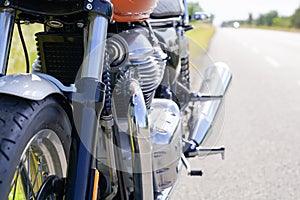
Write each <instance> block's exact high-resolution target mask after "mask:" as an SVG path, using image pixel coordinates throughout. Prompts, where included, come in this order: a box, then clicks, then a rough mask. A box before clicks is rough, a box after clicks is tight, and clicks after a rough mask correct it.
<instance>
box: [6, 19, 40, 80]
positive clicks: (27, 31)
mask: <svg viewBox="0 0 300 200" xmlns="http://www.w3.org/2000/svg"><path fill="white" fill-rule="evenodd" d="M22 30H23V31H22V32H23V35H24V38H25V42H26V47H27V50H28V54H29V60H30V64H32V63H33V61H34V60H35V58H36V56H37V51H36V49H37V47H36V41H35V36H34V34H35V33H36V32H39V31H42V30H43V27H42V25H39V24H34V25H22ZM25 71H26V63H25V56H24V52H23V48H22V45H21V41H20V37H19V34H18V30H17V27H16V26H15V28H14V33H13V39H12V46H11V51H10V57H9V62H8V71H7V72H8V74H12V73H19V72H25Z"/></svg>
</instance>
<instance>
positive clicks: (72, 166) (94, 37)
mask: <svg viewBox="0 0 300 200" xmlns="http://www.w3.org/2000/svg"><path fill="white" fill-rule="evenodd" d="M97 3H98V4H103V6H99V5H98V8H101V9H100V10H90V11H89V12H88V19H89V20H88V21H89V23H88V26H87V27H86V30H85V31H84V38H85V44H84V50H85V51H84V60H83V65H82V71H81V75H80V78H79V81H78V83H77V84H76V87H75V90H76V88H77V92H74V91H75V90H74V91H73V93H72V95H70V96H72V101H73V102H75V103H74V105H77V106H78V109H79V112H80V114H81V116H80V118H79V119H77V121H76V119H73V132H72V142H71V149H70V154H69V164H68V173H67V177H66V179H67V180H66V185H67V188H66V192H65V194H66V196H65V199H70V200H71V199H72V200H82V199H90V200H92V199H93V200H94V199H96V197H97V190H95V189H94V188H95V185H96V184H98V182H97V176H98V175H99V172H97V169H96V163H95V157H94V156H93V155H95V151H96V145H97V144H96V142H95V141H96V137H97V134H98V126H99V125H98V124H99V123H98V122H99V120H100V113H101V110H102V108H103V101H104V93H105V85H104V84H103V83H102V82H101V77H102V72H103V67H104V60H105V43H106V42H105V40H106V37H107V27H108V24H109V23H110V21H111V18H112V5H111V4H110V3H109V2H108V1H98V2H97ZM86 8H88V6H86ZM16 12H17V10H16V9H14V8H9V6H8V8H1V7H0V30H1V31H0V36H1V37H0V38H1V39H0V44H2V45H1V46H0V55H1V57H0V77H1V76H6V72H7V66H8V58H9V51H10V47H11V40H12V34H13V29H14V23H15V18H16ZM95 66H97V67H95ZM36 75H39V73H36ZM19 77H21V78H24V77H23V75H21V74H20V76H19ZM26 77H28V76H26ZM13 78H14V77H10V76H7V79H8V80H12V79H13ZM40 78H41V79H42V80H43V84H45V85H51V86H53V85H55V86H56V87H57V89H53V90H50V89H49V90H48V91H44V90H43V89H44V88H40V87H39V88H34V89H33V90H39V91H42V93H43V95H42V96H39V97H36V96H26V97H24V96H23V95H22V93H23V92H22V89H23V88H13V90H15V91H4V92H3V91H0V93H6V94H10V95H15V96H19V97H21V98H27V99H31V100H42V99H43V98H44V97H45V96H48V95H51V94H53V93H59V94H60V95H63V92H66V91H61V90H62V87H59V84H55V81H56V82H57V80H55V78H54V77H50V76H49V75H44V76H43V75H41V76H40ZM25 79H27V78H25ZM48 79H49V80H50V81H49V80H48ZM27 80H28V79H27ZM53 80H55V81H54V84H53ZM29 81H30V78H29ZM132 84H133V85H134V91H135V92H134V93H133V94H134V95H135V96H134V97H133V98H132V101H136V102H143V101H144V99H143V96H142V93H141V90H140V88H139V86H138V85H137V84H136V83H132ZM78 88H80V90H78ZM91 88H92V89H91ZM68 89H70V88H68ZM58 91H61V92H58ZM68 92H69V91H68ZM96 94H97V95H96ZM43 96H44V97H43ZM134 98H138V99H134ZM136 102H134V103H133V102H132V106H130V107H129V111H130V114H129V115H128V122H129V123H130V122H131V123H132V127H134V128H137V130H138V131H137V132H135V130H133V131H132V134H133V135H135V136H136V135H139V134H141V133H140V132H139V131H141V132H142V133H143V134H144V135H147V134H148V136H149V137H150V132H149V127H148V122H147V118H145V116H143V118H142V119H139V117H140V115H139V114H138V113H137V110H141V109H142V108H145V109H146V107H145V105H140V104H139V103H136ZM74 105H73V107H74ZM95 105H96V106H95ZM73 109H74V108H73ZM144 114H145V115H146V112H145V113H144ZM135 119H138V120H137V121H135ZM143 120H146V121H143ZM70 121H71V122H72V120H70ZM74 121H75V122H74ZM75 123H78V124H76V127H79V128H77V130H76V127H75ZM107 129H108V130H110V131H112V130H113V131H116V130H117V129H116V128H113V127H112V126H111V127H107ZM111 133H112V132H110V140H112V139H111V138H113V136H112V134H111ZM147 142H149V141H147ZM147 142H145V141H143V140H140V141H138V140H136V141H135V145H136V147H137V148H136V149H139V150H141V151H143V152H148V153H149V152H151V145H150V144H148V145H146V146H145V144H147ZM109 151H110V152H108V155H111V156H114V155H115V152H113V148H109ZM116 159H119V158H116ZM151 159H152V158H151V154H150V155H149V156H148V157H144V158H142V159H141V161H140V163H138V164H137V166H136V169H133V171H135V172H138V171H139V172H141V171H143V170H146V171H148V172H149V171H150V172H151V169H150V168H151V167H150V168H149V166H151ZM112 160H114V159H112ZM116 162H120V159H119V161H116ZM133 167H135V166H133ZM113 170H114V173H113V175H114V176H116V169H113ZM97 174H98V175H97ZM119 174H120V173H119ZM136 179H137V181H138V182H139V183H140V184H141V185H139V188H140V190H137V191H136V192H135V194H134V196H135V197H136V198H138V199H153V189H151V188H152V181H153V177H152V174H151V173H147V174H142V175H141V177H136ZM117 181H118V180H117V178H116V177H115V178H114V182H117ZM115 184H116V183H115ZM120 185H122V183H121V184H120ZM119 189H121V190H122V189H123V188H119ZM120 193H121V196H122V192H120ZM123 193H124V192H123ZM114 195H116V187H115V188H113V193H112V194H111V195H110V197H111V198H112V197H113V196H114Z"/></svg>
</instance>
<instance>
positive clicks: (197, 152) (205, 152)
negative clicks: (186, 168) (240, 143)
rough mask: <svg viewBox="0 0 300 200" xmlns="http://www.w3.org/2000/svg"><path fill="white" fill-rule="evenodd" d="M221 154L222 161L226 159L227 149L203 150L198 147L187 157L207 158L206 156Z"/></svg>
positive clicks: (188, 153) (187, 154)
mask: <svg viewBox="0 0 300 200" xmlns="http://www.w3.org/2000/svg"><path fill="white" fill-rule="evenodd" d="M216 154H221V158H222V160H224V159H225V147H219V148H202V147H197V148H196V149H195V150H193V151H190V152H187V153H186V156H187V157H189V158H191V157H196V156H197V157H205V156H211V155H216Z"/></svg>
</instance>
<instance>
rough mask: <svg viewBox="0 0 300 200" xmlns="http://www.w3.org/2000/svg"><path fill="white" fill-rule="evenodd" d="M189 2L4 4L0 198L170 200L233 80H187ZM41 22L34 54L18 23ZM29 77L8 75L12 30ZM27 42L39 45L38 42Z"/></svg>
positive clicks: (209, 73) (208, 76)
mask: <svg viewBox="0 0 300 200" xmlns="http://www.w3.org/2000/svg"><path fill="white" fill-rule="evenodd" d="M186 8H187V3H186V1H185V0H184V1H182V0H176V1H174V0H160V1H157V0H145V1H136V0H121V1H117V0H111V1H108V0H97V1H96V0H84V1H81V0H41V1H39V2H34V1H32V0H19V1H17V0H0V44H1V46H0V199H1V200H2V199H3V200H4V199H38V200H39V199H75V200H76V199H78V200H82V199H91V200H95V199H168V198H169V197H170V195H171V193H172V191H174V189H175V185H176V182H177V181H178V176H179V174H180V171H181V168H182V166H185V167H186V169H187V172H188V175H191V176H201V175H202V171H201V170H191V167H190V166H189V163H188V159H187V158H191V157H197V156H204V155H211V154H222V155H223V154H224V151H225V149H224V148H223V147H222V148H204V147H203V142H204V141H205V139H206V138H207V137H208V135H209V134H211V127H212V125H213V123H214V120H215V118H216V116H217V115H218V113H219V109H220V106H221V104H222V99H223V97H224V95H225V93H226V90H227V88H228V86H229V83H230V81H231V76H232V75H231V72H230V70H229V67H228V66H227V65H226V64H224V63H216V64H214V65H213V66H212V67H209V68H208V69H207V70H206V71H205V74H204V78H203V79H204V80H203V81H202V84H201V87H200V89H199V92H192V91H191V89H190V88H191V86H190V84H191V83H190V64H189V62H190V61H189V56H190V54H189V49H188V46H189V41H188V39H187V37H186V36H185V32H187V31H189V30H191V29H192V28H193V27H192V26H190V25H189V24H188V13H187V9H186ZM33 23H39V24H43V26H44V30H43V31H42V32H38V33H36V34H35V37H36V41H37V43H36V45H37V51H38V55H37V58H36V60H35V62H34V63H33V65H32V71H31V72H30V66H29V61H28V55H27V50H26V44H25V40H24V38H23V35H22V29H21V25H23V24H26V25H30V24H33ZM15 25H16V26H17V29H18V32H19V35H20V38H21V42H22V46H23V48H24V52H25V57H26V73H16V74H11V75H8V74H7V66H8V59H9V53H10V47H11V39H12V34H13V29H14V26H15ZM31 45H32V44H31Z"/></svg>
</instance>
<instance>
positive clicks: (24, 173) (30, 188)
mask: <svg viewBox="0 0 300 200" xmlns="http://www.w3.org/2000/svg"><path fill="white" fill-rule="evenodd" d="M28 160H30V159H28ZM21 165H22V166H23V168H22V171H21V173H22V177H23V179H22V180H23V185H25V186H26V187H25V188H26V189H27V199H28V200H31V199H30V197H31V196H30V195H31V194H32V196H33V197H34V199H35V196H34V191H33V185H32V183H31V181H30V176H29V175H30V173H28V171H30V170H28V171H27V170H26V167H25V163H24V162H22V161H21ZM29 166H30V165H29Z"/></svg>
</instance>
